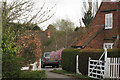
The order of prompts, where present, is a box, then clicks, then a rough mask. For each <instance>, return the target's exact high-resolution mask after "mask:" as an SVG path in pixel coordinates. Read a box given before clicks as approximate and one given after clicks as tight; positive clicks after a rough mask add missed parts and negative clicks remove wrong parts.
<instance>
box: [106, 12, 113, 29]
mask: <svg viewBox="0 0 120 80" xmlns="http://www.w3.org/2000/svg"><path fill="white" fill-rule="evenodd" d="M112 26H113V14H112V13H108V14H105V29H112Z"/></svg>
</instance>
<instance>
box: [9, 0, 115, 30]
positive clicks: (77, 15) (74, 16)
mask: <svg viewBox="0 0 120 80" xmlns="http://www.w3.org/2000/svg"><path fill="white" fill-rule="evenodd" d="M8 1H10V0H8ZM34 1H35V2H37V4H36V5H35V7H37V8H40V7H41V5H42V4H43V3H44V2H46V6H47V7H53V5H54V4H56V7H55V8H54V12H55V15H54V16H53V17H52V18H51V19H50V20H49V21H47V22H45V23H42V24H40V25H39V26H40V27H41V28H43V29H46V28H47V26H48V25H49V24H52V23H54V22H55V21H56V20H58V19H70V20H71V22H73V23H74V24H75V26H80V24H79V19H81V18H82V17H83V15H82V14H81V11H83V10H82V1H88V0H34ZM89 1H90V0H89ZM98 1H99V5H100V3H101V0H98ZM113 1H115V0H113Z"/></svg>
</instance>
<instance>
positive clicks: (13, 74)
mask: <svg viewBox="0 0 120 80" xmlns="http://www.w3.org/2000/svg"><path fill="white" fill-rule="evenodd" d="M21 67H22V63H21V58H18V57H16V56H14V55H11V54H3V55H2V77H3V78H19V77H20V73H21V70H20V69H21Z"/></svg>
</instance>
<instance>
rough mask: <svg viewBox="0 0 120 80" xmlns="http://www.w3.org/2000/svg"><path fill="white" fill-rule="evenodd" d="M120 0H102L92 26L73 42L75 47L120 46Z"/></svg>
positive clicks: (99, 47) (100, 47) (98, 47)
mask: <svg viewBox="0 0 120 80" xmlns="http://www.w3.org/2000/svg"><path fill="white" fill-rule="evenodd" d="M119 35H120V2H102V3H101V5H100V8H99V9H98V11H97V13H96V15H95V17H94V19H93V21H92V24H91V26H90V27H89V29H88V30H87V31H86V33H84V34H83V35H80V36H79V38H78V39H77V40H76V42H74V43H73V44H72V47H74V48H84V49H102V48H104V47H106V48H110V49H111V48H119V47H120V39H119Z"/></svg>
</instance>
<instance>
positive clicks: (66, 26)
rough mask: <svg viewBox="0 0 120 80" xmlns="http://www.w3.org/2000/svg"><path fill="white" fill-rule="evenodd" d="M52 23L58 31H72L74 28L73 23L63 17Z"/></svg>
mask: <svg viewBox="0 0 120 80" xmlns="http://www.w3.org/2000/svg"><path fill="white" fill-rule="evenodd" d="M53 25H54V26H55V27H56V28H57V29H58V30H60V31H73V29H74V23H72V22H71V21H70V20H65V19H61V20H58V21H56V23H54V24H53Z"/></svg>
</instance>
